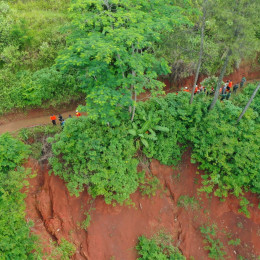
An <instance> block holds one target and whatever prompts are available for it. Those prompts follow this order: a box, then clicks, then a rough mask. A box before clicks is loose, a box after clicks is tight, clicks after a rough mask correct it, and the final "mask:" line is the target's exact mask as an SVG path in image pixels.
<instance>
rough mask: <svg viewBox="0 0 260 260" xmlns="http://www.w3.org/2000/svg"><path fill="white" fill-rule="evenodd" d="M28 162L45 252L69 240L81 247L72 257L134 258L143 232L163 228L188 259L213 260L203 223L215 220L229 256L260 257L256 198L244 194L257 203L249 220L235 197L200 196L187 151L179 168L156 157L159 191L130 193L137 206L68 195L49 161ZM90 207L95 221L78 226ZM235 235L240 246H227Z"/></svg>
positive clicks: (32, 207) (33, 215) (31, 202)
mask: <svg viewBox="0 0 260 260" xmlns="http://www.w3.org/2000/svg"><path fill="white" fill-rule="evenodd" d="M26 166H27V167H30V168H32V169H33V171H34V172H35V173H37V177H35V178H34V179H30V180H29V182H30V186H29V190H28V195H27V198H26V205H27V207H26V217H27V219H28V220H29V219H32V220H33V221H34V223H35V226H34V227H33V228H32V232H33V233H35V234H37V235H39V237H40V238H41V242H42V244H43V245H44V247H45V252H46V253H47V255H49V254H50V251H51V249H50V248H51V247H50V242H49V240H50V239H52V240H56V241H58V242H60V241H61V238H65V239H67V240H68V241H70V242H72V243H73V244H74V245H75V246H76V248H77V251H76V253H75V255H74V256H73V259H79V260H81V259H89V260H105V259H106V260H107V259H115V260H133V259H136V258H137V252H136V250H135V246H136V243H137V239H138V237H139V236H141V235H147V236H151V235H153V234H155V233H156V232H158V231H160V230H164V231H166V232H169V233H170V234H171V235H172V237H173V239H174V242H175V245H176V246H178V247H179V248H180V250H181V251H182V252H183V254H184V255H185V256H186V257H188V259H189V258H190V257H191V256H193V257H194V258H195V259H200V260H203V259H209V258H208V256H207V252H206V251H205V250H204V249H203V247H204V244H203V238H202V236H201V233H200V230H199V227H200V226H201V225H202V224H208V225H209V224H212V223H215V224H217V226H218V230H219V233H218V238H219V239H220V240H221V241H222V242H223V243H224V245H226V252H227V255H228V256H229V257H230V259H231V260H232V259H234V260H235V259H236V256H237V255H242V256H244V257H246V259H254V258H253V256H256V255H260V212H259V209H258V207H257V205H258V203H259V201H258V198H257V196H255V195H254V194H251V193H248V194H246V197H247V198H248V199H249V200H250V202H251V203H253V204H254V207H250V209H249V210H250V212H251V218H250V219H248V218H246V217H245V216H244V215H243V214H241V213H238V208H239V201H238V200H237V199H236V198H235V197H233V196H230V197H229V198H228V199H227V200H226V201H225V202H220V201H219V199H217V198H216V197H211V198H209V199H208V198H207V197H206V196H205V194H202V195H200V196H198V194H197V189H198V187H200V182H201V179H200V175H197V174H196V172H197V171H198V169H197V165H194V164H191V163H190V152H189V151H187V152H186V153H185V154H184V155H183V158H182V162H181V164H180V165H179V166H178V167H177V169H176V170H173V169H172V168H171V167H168V166H163V165H160V163H159V162H158V161H156V160H153V161H152V163H151V164H150V167H149V169H150V170H148V171H150V172H151V173H152V174H153V175H156V176H157V177H158V178H159V180H160V182H161V189H160V190H158V192H157V194H156V196H154V197H151V198H148V197H147V196H146V197H143V196H141V194H140V193H139V192H138V191H137V192H136V193H134V194H133V195H132V196H131V199H132V201H133V202H134V206H119V205H117V206H112V205H106V204H105V203H104V200H103V198H101V197H98V198H96V199H95V200H94V201H93V200H92V198H91V197H90V196H89V195H88V193H87V191H84V192H82V193H81V194H80V196H79V197H78V198H76V197H75V196H70V195H69V192H68V190H67V188H66V186H65V183H64V182H63V181H62V180H61V179H60V178H59V177H57V176H54V175H51V176H50V175H48V170H49V169H48V168H47V166H46V165H45V166H40V165H39V164H38V163H37V162H36V161H33V160H29V162H28V163H27V165H26ZM146 169H148V168H146ZM180 195H189V196H194V197H195V198H196V199H197V200H198V201H199V204H200V207H199V208H198V209H196V210H190V209H188V210H186V209H184V208H180V207H178V206H177V201H178V198H179V197H180ZM91 205H92V207H93V208H95V210H93V211H91V212H90V215H91V222H90V225H89V227H88V228H87V230H84V229H82V228H80V227H79V226H80V223H82V221H84V219H85V218H86V216H85V215H84V213H85V212H87V211H88V210H89V208H90V206H91ZM236 238H240V239H241V243H240V245H239V246H227V242H228V241H229V240H230V239H236Z"/></svg>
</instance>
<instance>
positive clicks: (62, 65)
mask: <svg viewBox="0 0 260 260" xmlns="http://www.w3.org/2000/svg"><path fill="white" fill-rule="evenodd" d="M190 9H192V8H191V7H190V6H189V5H181V4H179V2H178V1H176V2H175V4H173V3H172V1H169V0H160V1H152V2H150V1H146V0H137V1H126V0H123V1H114V0H113V1H104V2H103V1H99V0H92V1H85V0H76V1H74V2H73V3H72V5H71V8H70V15H71V18H72V23H71V28H70V31H71V34H70V35H69V37H68V48H66V49H65V50H64V51H63V52H62V54H61V55H60V56H59V57H58V59H57V67H58V68H59V69H60V70H61V71H63V72H65V73H67V72H69V71H71V70H78V71H79V80H80V81H81V84H82V85H81V86H82V88H83V89H84V92H85V93H86V101H87V105H86V110H87V111H88V116H89V117H90V118H91V119H94V120H97V119H98V120H100V121H101V122H102V123H103V124H107V122H109V123H110V124H112V125H120V119H122V118H129V114H128V108H129V107H130V110H131V119H132V120H133V118H134V115H135V107H136V97H137V95H138V94H140V93H142V92H145V89H144V87H145V88H146V89H149V90H151V92H152V93H154V94H158V93H163V92H162V88H163V86H164V84H163V83H162V82H160V81H158V80H157V78H158V75H162V74H167V73H169V67H168V65H167V62H166V61H165V60H164V59H163V58H162V57H161V58H156V56H155V55H154V51H153V48H154V47H153V46H157V45H159V44H160V42H161V38H162V33H165V34H166V33H169V32H171V31H172V30H173V28H175V29H177V28H180V27H181V26H186V25H189V24H190V21H189V18H188V16H187V15H188V13H189V12H190V11H192V10H190ZM151 10H153V11H152V12H151ZM79 35H80V37H79ZM86 68H87V69H86Z"/></svg>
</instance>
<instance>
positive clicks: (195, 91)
mask: <svg viewBox="0 0 260 260" xmlns="http://www.w3.org/2000/svg"><path fill="white" fill-rule="evenodd" d="M198 90H199V88H198V85H196V88H195V90H194V94H197V92H198Z"/></svg>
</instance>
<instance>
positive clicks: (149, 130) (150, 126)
mask: <svg viewBox="0 0 260 260" xmlns="http://www.w3.org/2000/svg"><path fill="white" fill-rule="evenodd" d="M143 120H144V121H145V123H144V124H143V126H142V127H141V128H138V126H137V125H136V123H132V126H133V128H132V129H130V130H129V131H128V132H129V134H131V135H133V136H134V137H137V138H140V140H141V142H142V144H143V145H144V146H145V147H146V148H148V147H149V144H148V141H147V140H153V141H156V140H157V136H156V132H157V131H160V132H169V128H168V127H164V126H160V125H156V124H157V123H158V122H159V121H160V120H161V119H160V118H152V115H151V113H149V115H148V117H146V116H145V115H144V116H143ZM137 146H139V142H137Z"/></svg>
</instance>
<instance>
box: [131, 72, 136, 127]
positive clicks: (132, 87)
mask: <svg viewBox="0 0 260 260" xmlns="http://www.w3.org/2000/svg"><path fill="white" fill-rule="evenodd" d="M132 76H133V77H135V76H136V73H135V71H134V70H132ZM133 91H134V104H133V107H132V109H131V112H132V116H131V121H132V122H133V120H134V116H135V107H136V90H135V87H134V85H132V86H131V94H132V93H133ZM132 97H133V94H132Z"/></svg>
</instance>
